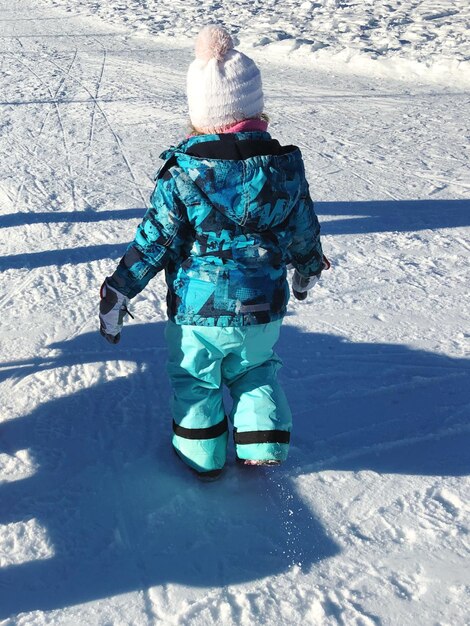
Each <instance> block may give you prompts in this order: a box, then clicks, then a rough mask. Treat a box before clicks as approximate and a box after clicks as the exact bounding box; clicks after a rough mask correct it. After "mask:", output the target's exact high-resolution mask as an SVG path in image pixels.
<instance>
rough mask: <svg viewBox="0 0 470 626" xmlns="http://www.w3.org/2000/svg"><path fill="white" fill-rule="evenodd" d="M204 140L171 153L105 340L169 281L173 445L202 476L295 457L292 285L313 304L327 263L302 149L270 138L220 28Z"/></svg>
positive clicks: (198, 112)
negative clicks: (230, 457) (229, 462)
mask: <svg viewBox="0 0 470 626" xmlns="http://www.w3.org/2000/svg"><path fill="white" fill-rule="evenodd" d="M187 95H188V104H189V116H190V119H191V124H192V126H193V129H194V134H193V135H192V136H191V137H189V138H188V139H186V140H185V141H183V142H182V143H180V144H179V145H178V146H176V147H172V148H170V149H169V150H167V151H166V152H164V153H163V155H162V158H163V159H164V160H165V163H164V164H163V166H162V168H161V169H160V171H159V173H158V175H157V181H156V186H155V190H154V191H153V193H152V196H151V208H150V209H149V210H148V211H147V213H146V215H145V217H144V218H143V220H142V222H141V224H140V225H139V227H138V229H137V233H136V236H135V239H134V241H133V242H132V243H131V244H130V245H129V247H128V249H127V252H126V253H125V255H124V256H123V258H122V259H121V261H120V263H119V265H118V267H117V268H116V270H115V272H114V274H113V275H112V276H111V277H108V278H106V280H105V281H104V283H103V286H102V288H101V303H100V322H101V333H102V334H103V336H104V337H105V338H106V339H107V340H108V341H110V342H111V343H117V342H118V341H119V338H120V333H121V329H122V324H123V318H124V316H125V315H126V313H127V312H128V309H127V307H128V303H129V300H130V299H131V298H133V297H134V296H136V295H137V294H138V293H139V292H140V291H142V289H144V287H145V286H146V285H147V283H148V282H149V281H150V279H151V278H153V277H154V276H155V274H157V272H159V271H161V270H164V271H165V277H166V283H167V286H168V295H167V302H168V317H169V321H168V324H167V328H166V339H167V342H168V350H169V361H168V373H169V376H170V380H171V384H172V388H173V400H172V411H173V440H172V443H173V446H174V448H175V451H176V452H177V454H178V455H179V457H180V458H181V459H182V460H183V461H184V462H185V463H186V464H187V465H188V466H189V467H191V468H192V469H193V470H195V471H196V472H197V473H198V474H200V475H201V476H202V477H216V476H218V475H219V474H220V472H221V471H222V469H223V467H224V464H225V461H226V449H227V440H228V418H227V416H226V414H225V410H224V405H223V398H222V388H223V385H224V384H225V385H226V386H227V387H228V389H229V391H230V394H231V397H232V399H233V408H232V410H231V413H230V416H229V419H230V422H231V423H232V425H233V436H234V441H235V446H236V455H237V459H238V460H239V461H240V462H241V463H243V464H246V465H269V464H278V463H280V462H281V461H284V460H285V459H286V457H287V452H288V447H289V440H290V431H291V424H292V422H291V413H290V410H289V407H288V404H287V401H286V398H285V396H284V393H283V391H282V389H281V388H280V386H279V383H278V382H277V372H278V370H279V367H280V360H279V358H278V357H277V356H276V354H275V353H274V351H273V347H274V345H275V343H276V342H277V339H278V337H279V331H280V326H281V323H282V318H283V317H284V315H285V313H286V306H287V302H288V299H289V287H288V284H287V279H286V277H287V269H286V268H287V265H288V264H292V265H293V267H294V268H295V272H294V276H293V284H292V286H293V290H294V294H296V296H297V297H299V298H300V299H302V298H303V297H305V295H306V293H307V291H308V290H309V289H310V288H311V287H312V286H313V285H314V284H315V282H316V281H317V280H318V278H319V276H320V274H321V272H322V270H323V269H327V268H328V266H329V264H328V262H327V261H326V259H325V258H324V257H323V253H322V248H321V244H320V227H319V224H318V220H317V217H316V215H315V212H314V208H313V203H312V200H311V198H310V195H309V191H308V184H307V182H306V179H305V174H304V166H303V162H302V157H301V153H300V151H299V149H298V148H296V147H295V146H281V145H280V144H279V142H278V141H277V140H274V139H272V138H271V136H270V135H269V133H268V132H267V126H268V124H267V121H266V120H265V116H264V115H263V111H264V102H263V91H262V84H261V76H260V72H259V70H258V68H257V67H256V65H255V63H254V62H253V61H252V60H251V59H250V58H248V57H247V56H245V55H244V54H242V53H241V52H239V51H237V50H235V49H234V47H233V42H232V39H231V37H230V35H229V34H228V33H227V32H226V31H225V30H224V29H223V28H221V27H218V26H208V27H206V28H204V29H203V30H202V31H201V33H200V34H199V36H198V38H197V40H196V59H195V61H193V63H192V64H191V65H190V68H189V72H188V77H187Z"/></svg>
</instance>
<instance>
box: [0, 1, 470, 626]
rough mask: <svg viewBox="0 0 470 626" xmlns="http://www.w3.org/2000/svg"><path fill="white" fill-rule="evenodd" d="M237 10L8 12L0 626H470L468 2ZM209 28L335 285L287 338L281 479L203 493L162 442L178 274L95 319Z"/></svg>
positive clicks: (297, 306) (0, 147)
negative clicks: (293, 176) (258, 84)
mask: <svg viewBox="0 0 470 626" xmlns="http://www.w3.org/2000/svg"><path fill="white" fill-rule="evenodd" d="M235 4H236V10H233V11H231V12H229V10H228V7H229V5H228V3H225V2H222V1H221V2H218V3H215V2H213V3H212V2H209V1H207V2H199V3H196V2H186V3H185V4H184V5H183V4H182V3H181V4H178V3H177V2H173V3H172V4H171V5H170V4H169V3H166V2H164V1H162V2H159V3H158V11H157V9H156V6H157V5H156V3H145V2H136V1H132V0H119V1H118V2H110V1H104V0H103V1H101V2H99V3H98V2H92V1H91V0H90V1H89V0H80V1H75V2H73V3H72V2H70V1H69V0H60V1H59V0H53V1H50V2H46V1H45V0H41V1H39V0H8V2H7V0H0V22H1V35H0V36H1V42H2V50H1V52H2V54H1V68H0V72H1V77H2V94H1V98H0V100H1V101H0V137H1V141H0V226H1V230H0V254H1V257H0V272H1V282H0V314H1V326H2V330H1V333H2V334H1V338H2V341H1V344H0V355H1V363H0V406H1V412H0V420H1V425H0V470H1V475H0V624H1V626H13V625H15V626H16V625H18V626H26V625H28V626H43V625H54V626H56V625H60V626H71V625H72V624H73V625H74V626H75V625H79V626H82V625H83V626H89V625H93V626H95V625H96V626H105V625H106V626H107V625H111V624H112V625H113V626H121V625H122V626H123V625H126V624H132V625H133V626H141V625H142V626H143V625H148V624H161V625H164V626H166V625H182V626H208V625H211V624H224V625H228V626H230V625H231V624H233V625H235V624H236V625H237V626H248V625H250V626H251V625H252V624H276V626H277V625H279V626H282V625H286V626H287V625H289V626H291V625H301V624H302V625H304V624H309V625H315V626H316V625H318V626H324V625H326V626H330V625H332V626H334V625H339V624H347V625H348V626H350V625H353V626H354V625H356V626H364V625H366V626H368V625H369V624H370V625H378V624H380V625H383V626H392V625H393V626H395V625H396V624H400V626H402V625H403V626H406V625H411V624H413V625H423V626H424V625H426V626H427V625H429V624H436V625H437V624H439V625H440V626H445V625H452V626H454V625H459V626H460V625H464V624H468V623H469V622H468V616H469V615H470V600H469V598H470V593H469V592H470V574H469V572H468V558H469V549H470V544H469V536H470V507H469V504H468V503H469V502H470V481H469V478H468V474H469V470H470V455H469V452H468V451H469V444H470V421H469V416H470V398H469V392H468V389H469V388H470V386H469V371H470V361H469V328H470V324H469V299H468V285H469V278H470V276H469V266H470V262H469V250H470V243H469V226H470V197H469V196H470V176H469V154H468V151H469V135H470V132H469V126H468V120H469V119H470V92H469V90H468V89H469V87H468V74H467V75H462V72H460V70H458V68H459V67H460V68H461V67H462V66H463V64H464V63H466V62H468V50H466V48H465V45H466V44H465V41H466V26H465V20H466V19H468V8H467V3H464V2H463V1H462V2H460V1H457V0H453V1H452V0H449V1H448V2H446V3H444V2H442V3H425V2H417V1H413V2H411V0H406V1H403V2H402V3H401V4H400V6H398V2H396V3H394V2H389V3H388V4H385V3H381V2H364V3H357V4H352V3H349V2H339V0H338V1H332V2H326V1H325V2H321V1H320V0H319V1H318V2H316V3H310V2H293V1H292V2H287V1H286V2H284V3H276V2H272V3H267V2H265V3H262V4H261V3H256V2H242V1H241V0H239V1H238V2H236V3H235ZM230 6H231V5H230ZM171 7H173V8H171ZM261 7H262V8H263V10H261ZM136 8H138V13H136ZM170 9H171V10H170ZM392 9H396V10H395V11H394V12H392ZM209 10H212V12H213V13H214V15H215V17H216V18H217V19H220V20H225V21H226V22H227V23H228V24H229V25H231V26H233V29H234V31H235V32H238V36H239V38H240V41H241V45H243V46H244V48H243V49H244V50H245V51H246V52H248V54H252V55H255V56H256V59H257V61H258V62H259V64H260V66H261V69H262V72H263V80H264V85H265V92H266V101H267V110H268V112H269V114H270V117H271V119H272V132H273V134H274V135H275V136H276V137H278V138H279V139H280V140H281V141H283V142H286V143H296V144H298V145H299V146H300V147H301V149H302V151H303V154H304V158H305V162H306V169H307V173H308V177H309V180H310V185H311V190H312V195H313V197H314V199H315V201H316V203H317V210H318V213H319V216H320V219H321V221H322V224H323V233H324V248H325V251H326V253H327V255H328V256H329V257H331V259H332V261H333V267H332V269H331V270H330V271H329V272H328V274H327V275H325V277H324V278H322V280H321V282H320V284H319V285H318V286H317V287H315V290H314V292H313V293H312V294H311V295H310V296H309V297H308V299H307V301H306V302H305V303H298V302H295V301H294V302H291V303H290V309H289V316H288V317H287V318H286V321H285V326H284V329H283V334H282V338H281V341H280V345H279V352H280V354H281V356H282V358H283V360H284V368H283V370H282V372H281V378H282V382H283V385H284V387H285V389H286V393H287V395H288V397H289V401H290V403H291V406H292V409H293V413H294V418H295V430H294V433H293V443H292V452H291V456H290V458H289V461H288V462H287V463H286V464H285V465H284V466H281V467H280V468H276V469H255V468H250V469H249V470H248V471H243V468H239V467H237V466H236V465H235V463H234V459H233V452H231V456H230V461H229V464H228V467H227V470H226V472H225V474H224V476H223V477H222V478H221V479H220V481H218V482H216V483H211V484H202V483H199V482H197V481H196V480H195V478H194V477H193V476H192V475H191V474H190V473H189V472H187V471H186V469H185V468H184V467H182V466H181V465H180V464H178V463H177V461H176V460H175V459H174V457H173V455H172V453H171V450H170V446H169V436H170V426H171V419H170V415H169V408H168V395H169V388H168V382H167V380H166V376H165V373H164V361H165V354H166V349H165V343H164V339H163V329H164V321H165V289H164V285H163V281H162V279H161V277H157V278H156V279H155V280H154V281H153V283H152V285H151V287H149V288H148V289H147V290H146V291H144V292H143V293H142V294H141V295H140V296H138V297H137V298H136V299H135V301H134V302H133V305H132V309H133V313H134V315H135V316H136V319H135V321H131V322H130V323H128V324H127V325H126V327H125V328H124V333H123V339H122V342H121V343H120V344H119V345H118V346H111V345H109V344H106V343H105V342H104V340H102V338H101V337H99V335H98V333H97V319H96V318H97V301H98V290H99V286H100V284H101V281H102V279H103V277H104V276H106V275H108V274H109V273H110V272H111V271H112V270H113V268H114V264H115V262H116V260H117V259H118V258H119V257H120V256H121V254H122V251H123V249H124V246H125V244H126V243H127V242H128V241H129V240H130V239H131V238H132V236H133V233H134V230H135V227H136V225H137V223H138V221H139V218H140V216H141V215H142V214H143V212H144V209H145V206H146V205H147V203H148V197H149V194H150V192H151V190H152V185H153V181H152V177H153V173H154V172H155V170H156V169H157V167H158V165H159V159H158V156H159V154H160V152H161V151H162V150H163V149H164V148H166V147H167V146H168V145H169V144H171V143H174V142H175V141H177V140H178V139H179V138H180V137H182V136H184V133H185V124H186V122H185V120H186V115H187V114H186V103H185V95H184V86H185V85H184V83H185V73H186V69H187V66H188V64H189V62H190V59H191V58H192V51H191V48H190V45H189V37H190V36H192V34H193V33H194V32H195V30H197V29H198V24H199V23H200V22H203V21H206V18H207V14H208V12H209ZM308 15H311V16H312V19H311V20H309V19H307V17H303V16H308ZM313 17H314V18H315V19H313ZM103 18H104V19H103ZM146 18H150V19H146ZM346 18H347V19H346ZM366 18H367V20H369V21H368V22H366V21H365V20H366ZM425 18H427V19H425ZM431 18H433V19H431ZM328 20H330V22H328ZM332 20H336V23H335V25H334V26H333V22H332ZM373 20H375V22H374V21H373ZM245 23H246V24H247V28H241V27H242V26H243V25H244V24H245ZM366 23H368V24H369V26H370V28H369V29H366V31H367V41H368V42H369V43H367V45H366V44H365V43H364V41H365V40H363V39H361V37H360V36H358V37H355V34H357V33H359V30H360V28H359V26H360V25H361V24H362V25H364V24H366ZM328 24H330V25H328ZM281 30H283V31H285V32H286V33H289V34H290V35H291V37H290V38H285V39H283V37H282V36H280V37H277V40H276V41H277V43H276V42H274V39H275V38H276V33H279V31H281ZM405 32H406V33H408V34H407V38H408V39H409V41H410V42H411V43H410V44H404V43H401V44H399V45H398V44H397V49H392V46H391V45H388V46H385V45H384V46H382V48H383V49H380V41H382V40H383V41H385V42H388V43H390V41H392V39H393V38H394V37H396V38H398V37H400V38H404V37H405ZM413 32H414V33H415V35H416V36H415V37H414V38H413V37H412V34H413ZM312 33H313V35H312ZM262 37H265V38H266V39H267V41H263V40H262ZM301 39H313V41H314V43H313V44H305V43H304V44H303V45H302V46H301V45H299V46H298V47H297V49H296V50H292V48H293V47H295V46H297V43H298V42H299V41H300V40H301ZM271 40H272V41H271ZM317 40H318V41H319V42H321V43H325V44H327V45H328V47H324V48H320V47H317V49H316V50H312V49H308V50H307V49H305V47H307V48H308V47H309V46H310V48H314V47H315V45H314V44H315V42H316V41H317ZM285 42H287V43H285ZM294 44H295V45H294ZM283 46H285V47H284V48H283ZM367 48H370V50H368V49H367ZM282 50H284V51H285V56H287V58H280V54H283V53H282ZM289 50H290V52H289ZM344 50H346V51H347V55H348V59H349V60H348V61H347V62H345V60H344V58H343V57H342V56H341V55H344V56H346V53H344ZM287 52H289V54H287ZM322 54H323V57H322ZM338 56H339V58H338ZM354 58H357V59H359V58H360V59H362V60H363V61H364V60H365V61H367V62H366V63H364V64H363V65H362V66H361V71H362V72H363V73H364V72H365V71H366V70H367V71H369V74H367V75H365V74H364V75H358V73H357V71H356V70H357V68H356V67H355V65H354V62H353V59H354ZM341 59H342V60H341ZM374 64H375V65H374ZM415 64H419V67H420V70H419V71H418V70H416V67H417V66H416V65H415ZM439 64H441V65H442V64H443V65H446V64H447V67H449V68H450V69H449V71H448V72H447V73H446V74H445V75H443V74H442V73H441V74H439V72H438V71H437V69H436V68H437V67H438V66H439ZM392 66H393V67H394V70H393V72H392V71H391V70H390V71H389V70H388V69H387V68H389V69H390V67H392ZM397 68H401V69H400V72H401V74H404V76H403V78H404V79H405V80H403V81H397V80H395V79H394V78H393V77H395V78H396V77H397V76H398V75H399V73H397V72H398V70H397ZM413 68H414V69H413ZM423 68H427V72H428V74H429V75H431V78H432V81H433V82H430V80H426V81H420V80H417V77H419V76H420V72H421V70H422V69H423ZM428 78H429V76H428ZM246 469H248V468H245V470H246Z"/></svg>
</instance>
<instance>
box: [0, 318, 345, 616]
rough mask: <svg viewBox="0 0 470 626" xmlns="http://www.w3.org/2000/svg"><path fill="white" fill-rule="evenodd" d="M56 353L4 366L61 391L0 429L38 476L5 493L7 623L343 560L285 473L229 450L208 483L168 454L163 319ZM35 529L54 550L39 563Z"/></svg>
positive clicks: (0, 496)
mask: <svg viewBox="0 0 470 626" xmlns="http://www.w3.org/2000/svg"><path fill="white" fill-rule="evenodd" d="M52 347H53V348H55V349H57V350H60V354H59V356H57V357H55V358H53V359H52V360H51V359H49V360H47V361H44V360H41V359H35V360H32V361H29V362H16V363H15V362H13V363H10V364H5V365H4V367H6V368H7V369H5V370H3V372H1V374H2V377H3V378H6V377H14V378H22V377H24V376H31V377H32V379H33V380H34V377H36V378H37V377H38V376H39V377H41V376H42V378H43V380H45V381H46V383H47V382H48V381H50V380H53V381H54V382H53V384H54V385H55V386H56V388H57V389H60V386H61V385H63V388H62V390H61V393H63V394H64V395H63V397H60V398H59V399H54V400H52V401H49V402H47V403H44V404H40V405H39V406H38V407H37V408H36V409H34V410H33V411H32V412H31V413H30V414H29V415H27V416H25V417H19V418H16V419H12V420H10V421H7V422H5V423H4V424H3V425H2V431H1V438H0V443H1V449H0V452H3V453H6V454H8V455H10V456H11V459H13V460H14V459H15V455H16V453H17V452H18V451H19V450H25V449H28V450H29V451H30V454H32V456H33V458H34V462H35V471H34V473H33V474H32V475H31V476H29V477H26V478H24V479H22V480H17V481H14V482H9V483H4V484H3V485H2V486H1V487H0V524H12V526H11V527H10V529H9V532H11V533H12V535H13V534H14V533H15V532H17V533H18V534H19V535H22V538H21V539H20V540H19V541H20V542H21V543H22V544H23V547H22V555H21V557H20V556H19V555H18V551H12V554H11V555H10V557H9V561H8V562H7V564H6V565H5V566H4V567H3V568H1V569H0V607H1V608H0V619H2V618H5V617H8V616H10V615H12V614H16V613H19V612H27V611H32V610H38V609H40V610H51V609H56V608H61V607H65V606H69V605H72V604H77V603H82V602H87V601H91V600H94V599H98V598H103V597H107V596H113V595H116V594H120V593H124V592H128V591H134V590H140V589H146V588H149V587H152V586H155V585H162V584H164V583H173V582H175V583H179V584H182V585H189V586H193V587H197V586H203V587H210V586H222V585H226V584H233V583H240V582H244V581H248V580H253V579H258V578H262V577H266V576H272V575H274V574H277V573H279V572H282V571H285V570H287V569H288V568H289V567H290V566H292V565H293V564H301V567H304V568H308V567H310V566H311V565H312V564H313V563H314V562H315V561H318V560H320V559H323V558H326V557H329V556H332V555H334V554H335V553H337V551H338V548H337V547H336V545H335V544H334V543H333V541H331V540H330V539H329V538H327V536H326V535H325V533H324V531H323V529H322V527H321V525H320V524H319V522H318V521H317V520H316V519H315V517H314V515H312V513H311V512H310V511H309V510H308V508H307V507H306V506H304V505H303V504H302V500H301V499H300V498H298V497H296V496H295V491H294V490H293V487H292V486H291V484H290V481H289V480H288V467H287V466H286V469H285V472H284V471H283V472H284V473H283V472H277V473H276V472H275V471H273V470H271V471H270V470H256V469H255V471H251V470H252V469H253V468H238V467H236V466H235V465H234V463H233V453H232V456H231V462H230V464H229V467H228V469H227V472H226V474H225V475H224V476H223V478H222V479H221V480H220V481H219V482H217V483H212V484H205V483H200V482H199V481H198V479H197V478H196V477H195V476H193V475H192V474H191V473H190V472H189V471H188V470H187V469H186V468H185V467H184V466H183V465H182V464H181V463H180V462H179V461H178V460H177V459H176V458H175V457H174V456H173V454H172V453H171V446H170V435H171V432H170V430H171V419H170V416H169V411H168V396H169V387H168V383H167V379H166V375H165V372H164V362H165V357H166V354H165V346H164V340H163V324H153V325H146V326H137V325H129V326H128V327H126V328H125V329H124V336H123V340H122V341H121V343H120V344H119V345H118V346H110V345H109V344H106V343H105V342H104V340H103V339H102V338H101V337H99V334H98V333H90V334H87V335H82V336H79V337H78V338H76V339H74V340H72V341H68V342H63V343H61V344H58V345H55V346H52ZM103 361H105V362H106V361H107V362H108V363H107V366H106V368H105V366H104V364H103ZM119 361H121V364H120V363H119ZM122 361H126V362H128V367H127V369H123V367H122ZM48 370H50V372H47V371H48ZM105 370H106V374H105ZM52 371H54V372H55V376H54V378H52V377H51V376H49V375H46V376H45V375H44V373H47V374H51V373H52ZM41 372H44V373H42V374H41ZM129 372H130V373H129ZM112 377H114V379H111V380H110V378H112ZM80 379H82V380H83V383H82V384H80V382H79V381H80ZM72 386H75V388H77V387H79V388H80V390H79V391H77V392H75V393H72V394H69V395H68V394H67V389H68V388H69V387H72ZM292 511H294V513H295V515H294V517H293V514H292ZM32 520H34V521H32ZM15 529H16V530H15ZM38 529H39V530H38ZM40 529H42V536H44V533H45V535H46V536H47V538H48V541H49V551H48V553H46V554H44V553H43V554H42V555H40V556H38V555H37V554H36V553H35V550H36V549H37V548H38V546H37V545H36V544H35V541H36V543H38V542H39V541H40V539H39V537H40V533H41V531H40ZM38 532H39V535H37V534H36V535H35V533H38ZM35 536H36V539H35ZM41 545H43V543H42V544H41Z"/></svg>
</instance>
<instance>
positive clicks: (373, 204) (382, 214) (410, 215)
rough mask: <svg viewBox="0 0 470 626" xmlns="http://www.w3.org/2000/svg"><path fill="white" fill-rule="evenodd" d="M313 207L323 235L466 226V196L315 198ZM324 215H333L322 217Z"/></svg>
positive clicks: (469, 210) (469, 206)
mask: <svg viewBox="0 0 470 626" xmlns="http://www.w3.org/2000/svg"><path fill="white" fill-rule="evenodd" d="M315 210H316V212H317V213H318V216H319V218H320V222H321V224H322V232H323V233H324V234H327V235H352V234H356V233H358V234H360V233H383V232H408V231H417V230H426V229H434V228H459V227H462V226H470V200H383V201H367V202H316V203H315ZM328 215H331V216H334V218H335V219H332V220H324V221H323V220H322V218H323V217H324V216H328ZM342 216H345V217H342Z"/></svg>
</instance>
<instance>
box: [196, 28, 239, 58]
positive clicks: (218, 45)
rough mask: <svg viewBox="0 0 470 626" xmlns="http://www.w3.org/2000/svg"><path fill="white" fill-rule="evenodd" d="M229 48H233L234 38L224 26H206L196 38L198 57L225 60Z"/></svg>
mask: <svg viewBox="0 0 470 626" xmlns="http://www.w3.org/2000/svg"><path fill="white" fill-rule="evenodd" d="M229 50H233V39H232V37H231V36H230V34H229V33H228V32H227V31H226V30H225V28H222V26H206V27H205V28H203V29H202V30H201V32H200V33H199V35H198V36H197V39H196V46H195V51H196V59H200V60H201V61H210V59H217V61H223V60H224V59H225V57H226V55H227V52H228V51H229Z"/></svg>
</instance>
